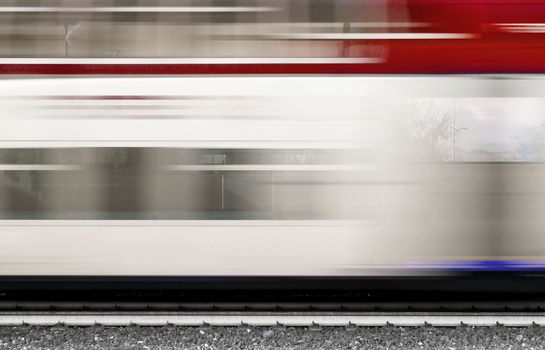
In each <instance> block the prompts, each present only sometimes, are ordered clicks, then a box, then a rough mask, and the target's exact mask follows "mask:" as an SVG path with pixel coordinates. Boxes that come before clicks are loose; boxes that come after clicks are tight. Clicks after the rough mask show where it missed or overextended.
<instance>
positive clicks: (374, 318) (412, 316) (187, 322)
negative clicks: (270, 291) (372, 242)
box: [0, 301, 545, 328]
mask: <svg viewBox="0 0 545 350" xmlns="http://www.w3.org/2000/svg"><path fill="white" fill-rule="evenodd" d="M16 325H39V326H54V325H67V326H95V325H103V326H130V325H137V326H168V325H174V326H193V327H195V326H198V327H202V326H241V325H247V326H268V327H270V326H280V327H313V328H320V327H348V328H350V327H373V326H389V325H392V326H427V325H429V326H435V327H457V326H464V325H466V326H498V325H500V326H507V327H511V326H512V327H527V326H545V303H543V302H504V303H502V302H474V303H472V302H456V303H454V302H443V303H431V302H430V303H425V302H420V303H399V302H398V303H393V302H388V303H386V302H384V303H344V304H336V303H119V302H116V303H108V302H25V301H10V302H0V326H16Z"/></svg>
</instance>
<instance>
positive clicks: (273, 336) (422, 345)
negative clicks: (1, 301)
mask: <svg viewBox="0 0 545 350" xmlns="http://www.w3.org/2000/svg"><path fill="white" fill-rule="evenodd" d="M0 349H25V350H30V349H63V350H64V349H74V350H75V349H114V350H117V349H119V350H128V349H135V350H141V349H161V350H167V349H203V350H210V349H446V350H454V349H513V350H514V349H545V327H544V328H541V327H525V328H509V327H456V328H438V327H437V328H436V327H370V328H353V329H346V328H321V329H320V328H318V329H308V328H281V327H272V328H271V327H245V326H241V327H176V326H167V327H136V326H132V327H101V326H94V327H65V326H54V327H37V326H23V327H0Z"/></svg>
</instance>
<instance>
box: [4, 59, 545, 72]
mask: <svg viewBox="0 0 545 350" xmlns="http://www.w3.org/2000/svg"><path fill="white" fill-rule="evenodd" d="M460 63H461V62H443V63H442V64H431V65H430V64H426V63H424V62H422V63H420V64H414V65H389V64H376V65H369V64H237V65H233V64H127V65H119V64H0V75H282V74H290V75H315V74H493V73H545V61H539V62H536V61H534V62H523V63H521V64H516V63H511V64H510V63H508V62H488V63H486V64H483V63H478V62H474V63H473V64H463V63H462V64H460Z"/></svg>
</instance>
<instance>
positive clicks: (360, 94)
mask: <svg viewBox="0 0 545 350" xmlns="http://www.w3.org/2000/svg"><path fill="white" fill-rule="evenodd" d="M544 16H545V1H543V0H516V1H515V0H480V1H469V0H442V1H432V0H384V1H379V0H361V1H356V0H343V1H340V0H221V1H218V0H191V1H189V0H187V1H186V0H154V1H152V0H122V1H121V0H120V1H113V0H93V1H91V0H85V1H78V2H77V4H76V3H75V2H74V1H63V0H42V1H36V0H4V1H3V2H2V4H1V5H0V74H2V77H1V80H0V276H5V275H12V276H13V275H23V276H29V275H98V276H101V275H115V276H119V275H133V276H135V275H136V276H156V275H162V276H164V275H175V276H227V275H228V276H242V275H245V276H249V275H252V276H278V275H280V276H336V275H350V276H368V275H400V274H417V275H419V274H424V273H445V272H447V271H452V270H489V269H495V270H505V269H514V270H528V269H543V270H545V244H544V243H545V238H544V236H543V234H542V232H543V230H544V229H545V219H543V218H542V217H543V216H542V215H541V213H542V212H543V209H544V208H545V196H544V195H543V194H544V188H543V185H542V183H545V167H544V166H543V164H544V163H543V162H544V161H545V129H544V128H543V125H545V117H544V116H545V79H544V77H543V76H542V75H540V74H543V73H545V45H543V42H544V41H543V23H544V21H543V18H545V17H544ZM437 73H453V74H457V75H443V76H439V75H434V74H437ZM512 73H518V74H523V75H513V74H512ZM396 74H399V75H396ZM470 74H473V75H470Z"/></svg>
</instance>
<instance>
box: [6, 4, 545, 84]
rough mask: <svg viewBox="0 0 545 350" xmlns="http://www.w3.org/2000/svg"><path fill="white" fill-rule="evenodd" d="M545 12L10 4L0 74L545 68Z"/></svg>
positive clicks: (518, 8) (535, 8) (471, 7)
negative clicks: (544, 43) (544, 29)
mask: <svg viewBox="0 0 545 350" xmlns="http://www.w3.org/2000/svg"><path fill="white" fill-rule="evenodd" d="M544 16H545V1H543V0H501V1H496V0H479V1H466V0H442V1H429V0H342V1H340V0H312V1H310V0H280V1H279V0H222V1H218V0H192V1H190V0H124V1H122V2H119V1H113V0H80V1H78V2H77V3H75V2H73V1H62V0H41V1H35V0H34V1H33V0H5V1H3V2H2V4H1V5H0V47H1V48H2V49H1V50H0V58H2V59H3V60H0V73H2V74H109V75H112V74H162V75H163V74H164V75H168V74H298V75H300V74H365V73H380V74H392V73H394V74H399V73H402V74H430V73H432V74H435V73H545V47H544V46H543V45H542V43H543V18H545V17H544ZM32 59H34V60H32ZM101 59H117V60H118V61H117V60H116V61H115V62H114V63H112V61H111V60H104V61H102V60H101ZM131 59H132V60H134V61H131ZM262 65H265V66H262Z"/></svg>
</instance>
